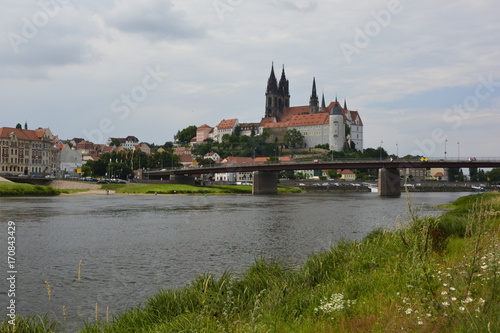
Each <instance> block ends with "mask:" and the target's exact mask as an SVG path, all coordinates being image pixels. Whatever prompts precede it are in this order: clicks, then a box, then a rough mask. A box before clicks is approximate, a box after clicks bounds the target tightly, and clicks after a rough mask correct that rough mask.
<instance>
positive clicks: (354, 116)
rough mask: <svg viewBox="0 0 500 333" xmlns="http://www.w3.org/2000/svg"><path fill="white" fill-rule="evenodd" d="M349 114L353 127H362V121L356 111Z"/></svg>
mask: <svg viewBox="0 0 500 333" xmlns="http://www.w3.org/2000/svg"><path fill="white" fill-rule="evenodd" d="M350 112H351V119H352V123H353V124H354V125H358V126H363V121H362V120H361V117H360V116H359V113H358V111H350Z"/></svg>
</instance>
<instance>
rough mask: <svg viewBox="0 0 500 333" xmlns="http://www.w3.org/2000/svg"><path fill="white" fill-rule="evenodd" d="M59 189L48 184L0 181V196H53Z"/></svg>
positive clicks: (57, 193) (58, 192) (59, 192)
mask: <svg viewBox="0 0 500 333" xmlns="http://www.w3.org/2000/svg"><path fill="white" fill-rule="evenodd" d="M59 194H61V191H60V190H58V189H55V188H53V187H50V186H42V185H31V184H23V183H11V182H0V197H20V196H54V195H59Z"/></svg>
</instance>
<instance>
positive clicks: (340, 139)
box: [329, 98, 345, 151]
mask: <svg viewBox="0 0 500 333" xmlns="http://www.w3.org/2000/svg"><path fill="white" fill-rule="evenodd" d="M344 143H345V125H344V113H343V112H342V108H341V107H340V104H339V102H337V99H336V98H335V104H334V105H333V108H332V110H331V111H330V137H329V145H330V150H333V151H342V149H344Z"/></svg>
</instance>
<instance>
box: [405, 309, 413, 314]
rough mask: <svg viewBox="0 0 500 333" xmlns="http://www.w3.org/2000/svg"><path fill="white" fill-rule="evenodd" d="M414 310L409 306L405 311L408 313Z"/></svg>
mask: <svg viewBox="0 0 500 333" xmlns="http://www.w3.org/2000/svg"><path fill="white" fill-rule="evenodd" d="M412 312H413V310H412V309H411V308H408V309H406V311H405V313H406V314H407V315H409V314H411V313H412Z"/></svg>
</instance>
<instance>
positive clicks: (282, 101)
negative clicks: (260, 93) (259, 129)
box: [265, 64, 290, 119]
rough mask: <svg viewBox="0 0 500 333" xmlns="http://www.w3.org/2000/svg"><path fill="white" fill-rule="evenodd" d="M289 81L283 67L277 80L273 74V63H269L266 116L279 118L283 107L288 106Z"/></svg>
mask: <svg viewBox="0 0 500 333" xmlns="http://www.w3.org/2000/svg"><path fill="white" fill-rule="evenodd" d="M288 84H289V82H288V80H287V78H286V75H285V67H284V66H283V70H282V71H281V78H280V81H279V85H278V80H277V79H276V75H275V74H274V64H273V65H271V74H270V75H269V79H267V89H266V114H265V116H266V117H276V118H278V119H279V117H280V115H281V111H282V110H283V108H287V107H289V106H290V90H289V85H288Z"/></svg>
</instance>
